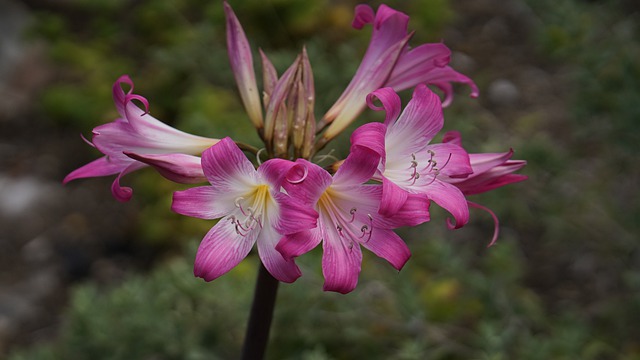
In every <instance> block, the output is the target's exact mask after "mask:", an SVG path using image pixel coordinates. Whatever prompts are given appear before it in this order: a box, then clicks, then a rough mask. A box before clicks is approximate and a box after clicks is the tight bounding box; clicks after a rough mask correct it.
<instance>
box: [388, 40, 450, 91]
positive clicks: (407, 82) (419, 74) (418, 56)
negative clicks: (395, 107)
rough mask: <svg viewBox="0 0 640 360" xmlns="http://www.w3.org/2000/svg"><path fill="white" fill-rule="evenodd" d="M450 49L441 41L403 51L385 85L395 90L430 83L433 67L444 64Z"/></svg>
mask: <svg viewBox="0 0 640 360" xmlns="http://www.w3.org/2000/svg"><path fill="white" fill-rule="evenodd" d="M450 57H451V50H449V48H448V47H447V46H445V45H444V44H442V43H432V44H423V45H420V46H418V47H416V48H413V49H411V50H408V51H405V52H403V53H402V54H401V55H400V57H399V58H398V62H397V63H396V66H395V67H394V68H393V71H392V72H391V75H390V76H389V80H388V81H387V82H386V83H385V86H389V87H392V88H393V90H395V91H402V90H405V89H410V88H412V87H414V86H416V85H418V84H421V83H431V79H432V77H433V75H432V74H430V73H431V72H432V71H433V70H434V69H436V68H441V67H443V66H446V65H447V64H448V63H449V59H450Z"/></svg>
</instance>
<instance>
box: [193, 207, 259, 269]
mask: <svg viewBox="0 0 640 360" xmlns="http://www.w3.org/2000/svg"><path fill="white" fill-rule="evenodd" d="M259 231H260V230H259V228H258V229H254V230H253V231H250V232H249V233H248V234H246V236H243V235H241V234H238V233H237V232H236V230H235V228H234V225H233V224H232V223H231V222H230V221H228V219H227V218H224V219H222V220H220V221H219V222H218V223H217V224H216V225H215V226H214V227H213V228H211V230H210V231H209V232H208V233H207V235H205V237H204V239H202V242H201V243H200V246H199V247H198V252H197V253H196V261H195V265H194V269H193V273H194V275H195V276H197V277H200V278H203V279H204V280H205V281H211V280H214V279H216V278H218V277H220V276H221V275H224V274H226V273H227V272H228V271H229V270H231V269H233V268H234V267H235V266H236V265H238V264H239V263H240V261H242V259H244V258H245V257H247V254H249V252H250V251H251V248H252V247H253V244H254V243H255V241H256V238H257V237H258V233H259Z"/></svg>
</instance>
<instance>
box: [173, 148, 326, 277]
mask: <svg viewBox="0 0 640 360" xmlns="http://www.w3.org/2000/svg"><path fill="white" fill-rule="evenodd" d="M283 161H285V160H283ZM283 166H287V165H286V164H281V163H274V164H271V161H267V162H265V163H264V164H262V166H260V167H259V168H258V169H257V170H256V169H255V168H254V166H253V164H251V162H250V161H249V160H248V159H247V157H246V156H245V155H244V154H243V153H242V151H241V150H240V148H238V146H237V145H236V144H235V143H234V142H233V140H231V139H230V138H224V139H222V140H220V142H219V143H217V144H216V145H214V146H212V147H211V148H209V149H208V150H206V151H205V152H204V153H203V154H202V169H203V171H204V174H205V176H206V177H207V180H208V181H209V182H210V183H211V185H208V186H200V187H195V188H191V189H188V190H184V191H177V192H175V193H174V195H173V204H172V207H171V208H172V210H173V211H175V212H177V213H179V214H182V215H187V216H192V217H197V218H201V219H220V221H218V223H217V224H216V225H214V226H213V228H211V231H209V233H208V234H207V235H205V237H204V239H203V240H202V242H201V243H200V247H199V248H198V252H197V254H196V261H195V267H194V274H195V275H196V276H198V277H201V278H203V279H205V280H206V281H211V280H213V279H216V278H218V277H219V276H221V275H223V274H225V273H227V272H228V271H229V270H231V269H232V268H233V267H235V266H236V265H237V264H238V263H240V261H242V259H244V258H245V257H246V256H247V255H248V254H249V252H250V251H251V249H252V248H253V245H254V244H256V243H257V246H258V254H259V256H260V260H261V261H262V263H263V264H264V266H265V267H266V269H267V270H268V271H269V273H271V275H273V277H274V278H276V279H278V280H280V281H283V282H293V281H294V280H296V279H297V278H298V277H299V276H300V270H299V269H298V266H297V265H296V264H295V263H294V262H293V260H291V259H286V258H284V257H283V256H282V255H281V254H280V253H279V252H278V251H276V249H275V248H276V244H277V243H278V241H279V240H280V238H281V237H282V235H281V234H286V233H292V232H295V231H299V230H300V229H308V228H311V227H313V226H315V224H316V218H317V214H316V213H315V211H313V210H312V209H310V208H308V207H306V206H302V205H299V204H298V203H297V202H296V201H295V199H294V198H291V197H289V196H287V195H285V194H283V193H281V192H280V191H279V189H280V188H279V187H278V186H276V181H277V179H278V178H279V176H280V174H281V173H282V167H283Z"/></svg>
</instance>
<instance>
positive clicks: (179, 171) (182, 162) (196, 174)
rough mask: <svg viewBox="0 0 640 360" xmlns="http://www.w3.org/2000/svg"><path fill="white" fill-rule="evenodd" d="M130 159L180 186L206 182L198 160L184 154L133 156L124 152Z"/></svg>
mask: <svg viewBox="0 0 640 360" xmlns="http://www.w3.org/2000/svg"><path fill="white" fill-rule="evenodd" d="M124 153H125V155H127V156H129V157H130V158H132V159H135V160H138V161H140V162H143V163H145V164H148V165H151V166H153V167H154V168H155V169H156V170H157V171H158V172H159V173H160V175H162V176H164V177H165V178H167V179H169V180H171V181H174V182H177V183H180V184H197V183H201V182H205V181H207V178H206V177H205V176H204V172H203V171H202V165H201V164H200V158H199V157H197V156H193V155H186V154H146V155H145V154H135V153H131V152H126V151H125V152H124Z"/></svg>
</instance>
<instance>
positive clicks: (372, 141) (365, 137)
mask: <svg viewBox="0 0 640 360" xmlns="http://www.w3.org/2000/svg"><path fill="white" fill-rule="evenodd" d="M386 132H387V126H386V125H384V124H381V123H377V122H372V123H367V124H364V125H362V126H360V127H359V128H357V129H355V130H354V131H353V133H352V134H351V148H354V147H358V146H361V147H365V148H368V149H370V150H372V151H373V152H375V153H376V154H377V155H378V156H379V157H380V158H381V159H382V163H381V164H380V165H382V168H381V169H380V171H384V163H385V159H386V152H385V139H384V137H385V134H386Z"/></svg>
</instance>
